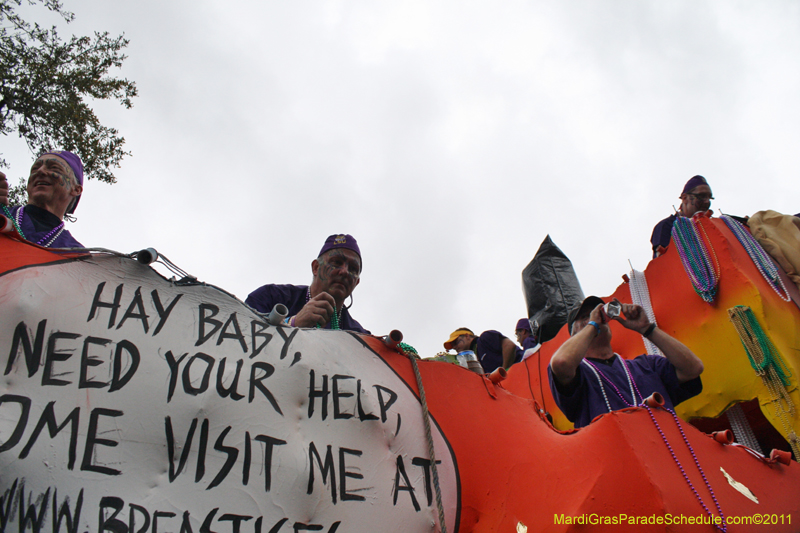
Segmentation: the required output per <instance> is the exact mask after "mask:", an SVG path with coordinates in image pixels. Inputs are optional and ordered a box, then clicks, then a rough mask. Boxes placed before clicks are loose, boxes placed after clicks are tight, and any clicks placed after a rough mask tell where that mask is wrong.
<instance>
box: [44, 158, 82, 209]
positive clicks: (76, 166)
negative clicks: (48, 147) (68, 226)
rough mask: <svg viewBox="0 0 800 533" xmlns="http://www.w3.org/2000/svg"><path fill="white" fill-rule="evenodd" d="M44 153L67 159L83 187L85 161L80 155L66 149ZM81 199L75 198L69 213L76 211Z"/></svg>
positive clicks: (76, 179)
mask: <svg viewBox="0 0 800 533" xmlns="http://www.w3.org/2000/svg"><path fill="white" fill-rule="evenodd" d="M42 155H57V156H58V157H60V158H61V159H63V160H64V161H66V163H67V164H68V165H69V168H71V169H72V173H73V174H75V181H77V182H78V185H80V186H81V187H83V162H82V161H81V158H80V157H78V156H77V155H75V154H73V153H72V152H68V151H66V150H53V151H52V152H45V153H43V154H42ZM42 155H40V156H39V157H42ZM80 201H81V197H80V196H78V197H77V198H75V203H73V204H72V205H71V206H70V208H69V209H68V210H67V214H68V215H70V214H72V213H74V212H75V208H76V207H78V202H80Z"/></svg>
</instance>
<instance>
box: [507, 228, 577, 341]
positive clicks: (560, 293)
mask: <svg viewBox="0 0 800 533" xmlns="http://www.w3.org/2000/svg"><path fill="white" fill-rule="evenodd" d="M522 288H523V290H524V291H525V304H526V305H527V306H528V317H529V319H530V322H531V330H532V332H533V335H534V337H535V338H536V340H537V341H538V342H540V343H544V342H547V341H549V340H550V339H552V338H553V337H555V336H556V335H557V334H558V331H559V330H560V329H561V327H562V326H563V325H564V324H566V323H567V315H568V314H569V311H570V309H572V308H573V307H575V305H577V304H578V303H580V302H582V301H583V290H582V289H581V284H580V282H578V276H576V275H575V270H574V269H573V268H572V263H571V262H570V260H569V258H567V256H566V255H564V252H562V251H561V250H560V249H559V248H558V246H556V245H555V244H554V243H553V241H552V240H551V239H550V235H548V236H547V237H545V239H544V241H542V245H541V246H539V251H537V252H536V255H535V256H534V257H533V259H532V260H531V262H530V263H528V266H526V267H525V269H524V270H523V271H522Z"/></svg>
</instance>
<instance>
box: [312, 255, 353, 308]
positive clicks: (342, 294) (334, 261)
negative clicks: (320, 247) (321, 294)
mask: <svg viewBox="0 0 800 533" xmlns="http://www.w3.org/2000/svg"><path fill="white" fill-rule="evenodd" d="M311 269H312V271H313V274H314V277H315V278H317V279H318V280H319V283H320V289H321V290H323V291H325V292H327V293H328V294H330V295H331V296H333V297H334V299H336V300H339V301H344V299H345V298H347V297H348V296H350V294H351V293H352V292H353V289H355V288H356V285H358V283H359V282H360V281H361V258H359V257H358V254H357V253H355V252H354V251H352V250H347V249H345V248H336V249H333V250H328V251H327V252H325V253H324V254H322V255H321V256H320V257H318V258H317V259H314V261H313V262H312V263H311Z"/></svg>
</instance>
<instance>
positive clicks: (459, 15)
mask: <svg viewBox="0 0 800 533" xmlns="http://www.w3.org/2000/svg"><path fill="white" fill-rule="evenodd" d="M64 6H65V8H66V9H68V10H71V11H73V12H74V13H75V17H76V18H75V21H74V22H73V23H72V24H69V25H68V26H66V27H65V28H63V29H62V30H61V33H62V34H63V35H67V34H69V33H75V34H79V35H84V34H91V32H93V31H95V30H98V31H108V32H110V33H112V34H120V33H124V34H125V36H126V37H127V38H128V39H129V40H130V45H129V47H128V49H127V55H128V56H129V58H128V60H127V61H126V62H125V64H124V66H123V68H122V69H121V70H120V71H117V72H116V75H119V76H122V77H125V78H128V79H130V80H134V81H135V82H136V84H137V86H138V89H139V94H140V96H139V97H138V98H136V99H135V100H134V107H133V109H131V110H124V109H123V108H122V107H121V106H119V105H118V104H113V103H106V102H104V103H98V104H96V105H95V108H96V109H97V111H98V114H99V116H100V118H101V121H102V122H103V124H105V125H107V126H113V127H115V128H117V129H118V130H119V131H120V132H121V134H122V135H124V136H125V138H126V140H127V143H126V148H127V149H128V150H130V151H131V152H132V153H133V156H132V157H128V158H126V159H124V161H123V163H122V168H120V169H118V171H117V172H116V176H117V178H118V180H119V182H118V183H117V184H115V185H111V186H110V185H106V184H102V183H98V182H96V181H90V182H89V183H88V184H87V186H86V189H85V193H84V196H83V199H82V201H81V205H80V208H79V209H78V211H77V215H78V221H77V222H76V223H75V224H73V225H72V226H70V230H71V231H72V232H73V234H74V235H75V236H76V238H77V239H78V240H80V241H81V242H83V243H84V244H85V245H86V246H101V247H106V248H112V249H115V250H119V251H123V252H130V251H134V250H138V249H141V248H145V247H155V248H156V249H158V250H159V252H161V253H163V254H165V255H166V256H167V257H169V258H170V259H171V260H172V261H173V262H175V263H177V264H178V265H179V266H180V267H182V268H183V269H184V270H186V271H188V272H190V273H191V274H193V275H195V276H197V277H198V278H199V279H200V280H202V281H205V282H208V283H211V284H214V285H217V286H219V287H222V288H224V289H225V290H227V291H229V292H231V293H233V294H235V295H236V296H237V297H239V298H240V299H241V300H244V299H245V298H246V296H247V294H248V293H249V292H250V291H252V290H253V289H255V288H256V287H258V286H260V285H262V284H265V283H296V284H307V283H309V282H310V280H311V267H310V263H311V261H312V259H314V258H315V257H316V254H317V252H318V251H319V249H320V247H321V246H322V243H323V241H324V240H325V238H326V237H327V236H328V235H330V234H332V233H350V234H352V235H354V236H355V237H356V238H357V239H358V242H359V245H360V246H361V250H362V255H363V260H364V270H363V274H362V278H361V285H360V286H359V287H358V288H357V289H356V291H355V293H354V300H355V301H354V305H353V307H352V309H351V313H352V314H353V316H354V317H355V318H356V319H357V320H359V321H360V322H361V323H362V324H363V325H364V326H365V327H366V328H367V329H370V330H372V332H373V333H375V334H386V333H388V332H389V331H390V330H392V329H399V330H401V331H402V332H403V333H404V334H405V339H406V341H407V342H409V343H410V344H412V345H413V346H415V347H416V348H417V349H418V350H419V351H420V353H421V355H423V356H424V357H427V356H432V355H434V354H435V353H436V352H438V351H441V350H442V342H443V341H444V340H446V338H447V336H448V335H449V333H450V332H451V331H452V330H454V329H456V328H457V327H460V326H467V327H470V328H472V329H473V330H475V331H476V332H480V331H483V330H486V329H498V330H500V331H502V332H503V333H505V334H506V335H508V336H509V337H511V338H512V339H513V329H514V324H515V322H516V320H517V319H518V318H521V317H523V316H525V314H526V307H525V300H524V296H523V292H522V288H521V271H522V269H523V268H524V267H525V265H526V264H527V263H528V262H529V261H530V260H531V259H532V258H533V256H534V254H535V253H536V250H537V249H538V247H539V244H540V243H541V242H542V240H543V239H544V238H545V236H546V235H547V234H550V235H551V237H552V238H553V240H554V241H555V243H556V244H557V245H558V246H559V247H560V248H561V249H562V250H563V251H564V253H565V254H566V255H567V256H568V257H569V258H570V259H571V260H572V262H573V265H574V267H575V269H576V272H577V274H578V277H579V279H580V281H581V284H582V286H583V290H584V292H585V293H586V294H598V295H600V296H605V295H608V294H610V293H612V292H613V291H614V289H615V288H616V287H617V285H618V284H619V283H620V282H621V276H622V274H624V273H626V272H628V271H629V270H630V267H629V264H628V261H629V260H630V262H631V263H632V264H633V266H634V267H635V268H636V269H638V270H644V268H645V267H646V266H647V262H648V260H649V258H650V255H651V252H650V244H649V237H650V233H651V231H652V228H653V226H654V225H655V224H656V223H657V222H658V221H659V220H660V219H662V218H664V217H666V216H667V215H669V214H670V213H671V212H672V210H673V208H672V206H676V207H677V206H678V204H679V200H678V198H677V197H678V195H679V194H680V192H681V189H682V188H683V184H684V183H685V182H686V180H687V179H688V178H690V177H691V176H693V175H694V174H702V175H704V176H705V177H706V178H707V179H708V180H709V182H710V184H711V186H712V189H713V192H714V196H715V197H716V200H715V201H714V202H712V208H713V209H714V210H715V211H716V212H717V213H719V211H720V210H722V211H723V212H725V213H730V214H736V215H749V214H752V213H754V212H756V211H759V210H762V209H774V210H777V211H780V212H783V213H790V214H793V213H797V212H800V179H798V170H799V169H800V149H798V146H800V117H799V116H798V114H800V99H798V94H800V4H799V3H797V2H790V1H777V0H775V1H770V2H763V1H758V2H756V1H753V2H732V1H729V2H722V1H717V2H708V1H699V0H689V1H669V2H664V1H649V2H648V1H643V0H630V1H623V0H608V1H597V0H593V1H564V0H558V1H548V2H522V1H514V0H508V1H504V2H489V1H474V2H463V1H451V2H447V1H431V0H428V1H414V0H403V1H395V2H377V1H374V0H369V1H324V0H321V1H311V0H309V1H305V0H303V1H291V2H290V1H280V2H276V1H272V2H264V1H238V2H237V1H232V2H219V1H217V2H212V1H208V0H192V1H185V0H171V1H164V0H158V1H156V0H137V1H135V2H131V1H120V0H64ZM25 12H26V13H29V14H30V15H31V17H35V18H36V20H39V21H41V22H45V23H48V22H49V23H52V22H54V21H55V20H56V19H53V18H51V17H48V16H47V12H46V10H44V8H42V7H35V8H27V9H26V10H25ZM1 151H2V152H3V154H4V156H5V157H6V159H7V160H8V162H9V163H10V164H11V168H10V169H6V174H8V175H9V178H10V180H11V182H12V183H16V182H17V179H18V178H19V177H21V176H27V173H28V169H29V168H30V165H31V163H32V161H33V155H32V154H30V153H29V152H28V151H27V148H26V147H25V146H24V144H23V143H22V141H19V140H18V139H17V138H15V137H5V138H3V139H2V150H1Z"/></svg>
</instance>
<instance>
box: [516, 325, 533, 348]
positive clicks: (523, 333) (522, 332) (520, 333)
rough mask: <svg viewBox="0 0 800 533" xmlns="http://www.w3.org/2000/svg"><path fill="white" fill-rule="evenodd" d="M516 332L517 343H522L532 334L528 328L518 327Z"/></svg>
mask: <svg viewBox="0 0 800 533" xmlns="http://www.w3.org/2000/svg"><path fill="white" fill-rule="evenodd" d="M514 334H515V335H516V336H517V344H522V341H524V340H525V339H527V338H528V337H530V336H531V332H530V331H528V330H527V329H518V330H516V331H515V332H514Z"/></svg>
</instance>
